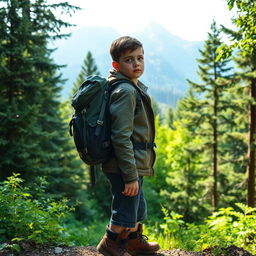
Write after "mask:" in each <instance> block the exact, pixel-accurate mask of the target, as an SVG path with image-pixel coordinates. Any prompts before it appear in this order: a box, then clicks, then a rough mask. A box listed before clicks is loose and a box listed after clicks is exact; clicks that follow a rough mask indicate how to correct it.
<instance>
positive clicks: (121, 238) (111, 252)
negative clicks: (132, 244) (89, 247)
mask: <svg viewBox="0 0 256 256" xmlns="http://www.w3.org/2000/svg"><path fill="white" fill-rule="evenodd" d="M128 235H129V230H124V231H122V232H121V233H120V234H118V233H114V232H112V231H111V230H110V229H107V230H106V234H105V235H104V236H103V238H102V239H101V241H100V243H99V244H98V245H97V251H98V252H100V253H101V254H103V255H104V256H131V255H130V254H129V253H128V252H127V250H126V246H127V237H128Z"/></svg>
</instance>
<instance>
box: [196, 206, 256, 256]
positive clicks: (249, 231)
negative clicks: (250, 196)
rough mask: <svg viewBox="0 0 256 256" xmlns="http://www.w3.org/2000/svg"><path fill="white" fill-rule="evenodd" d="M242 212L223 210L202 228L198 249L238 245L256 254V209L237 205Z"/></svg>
mask: <svg viewBox="0 0 256 256" xmlns="http://www.w3.org/2000/svg"><path fill="white" fill-rule="evenodd" d="M236 206H237V207H238V208H239V210H240V211H236V210H234V209H233V208H232V207H228V208H221V209H220V210H219V211H218V212H215V213H214V214H213V215H212V216H210V217H209V218H208V220H207V221H206V225H205V226H202V227H201V233H202V235H201V237H200V239H199V240H198V241H197V249H204V248H207V247H214V246H218V247H224V248H225V247H227V246H228V245H236V246H238V247H243V248H244V249H246V250H248V251H249V252H251V253H252V254H256V225H255V223H256V208H251V207H248V206H246V205H244V204H241V203H237V204H236Z"/></svg>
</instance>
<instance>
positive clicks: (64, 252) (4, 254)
mask: <svg viewBox="0 0 256 256" xmlns="http://www.w3.org/2000/svg"><path fill="white" fill-rule="evenodd" d="M21 249H22V250H21V252H19V253H17V252H16V253H15V252H11V251H8V250H2V251H0V256H102V255H101V254H99V253H98V252H97V251H96V248H95V247H90V246H89V247H83V246H78V247H49V246H48V247H46V246H44V247H42V246H41V247H39V246H32V245H28V244H23V245H21ZM154 256H253V255H252V254H250V253H249V252H247V251H245V250H243V249H242V248H238V247H235V246H230V247H228V248H227V249H225V251H222V252H221V251H219V252H217V251H216V249H215V250H214V249H207V250H205V251H203V252H188V251H182V250H179V249H175V250H161V251H159V252H158V253H156V254H155V255H154Z"/></svg>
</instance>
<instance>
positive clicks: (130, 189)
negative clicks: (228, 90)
mask: <svg viewBox="0 0 256 256" xmlns="http://www.w3.org/2000/svg"><path fill="white" fill-rule="evenodd" d="M138 192H139V182H138V181H134V182H132V183H128V184H125V187H124V191H123V192H122V194H123V195H125V196H136V195H137V194H138Z"/></svg>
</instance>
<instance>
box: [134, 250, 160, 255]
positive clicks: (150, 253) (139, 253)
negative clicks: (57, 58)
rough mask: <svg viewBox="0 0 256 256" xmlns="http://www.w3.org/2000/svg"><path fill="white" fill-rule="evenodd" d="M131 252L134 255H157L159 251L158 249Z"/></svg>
mask: <svg viewBox="0 0 256 256" xmlns="http://www.w3.org/2000/svg"><path fill="white" fill-rule="evenodd" d="M129 253H130V254H131V255H132V256H146V255H147V256H150V255H152V256H153V255H155V254H156V253H157V251H151V252H132V251H129Z"/></svg>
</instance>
